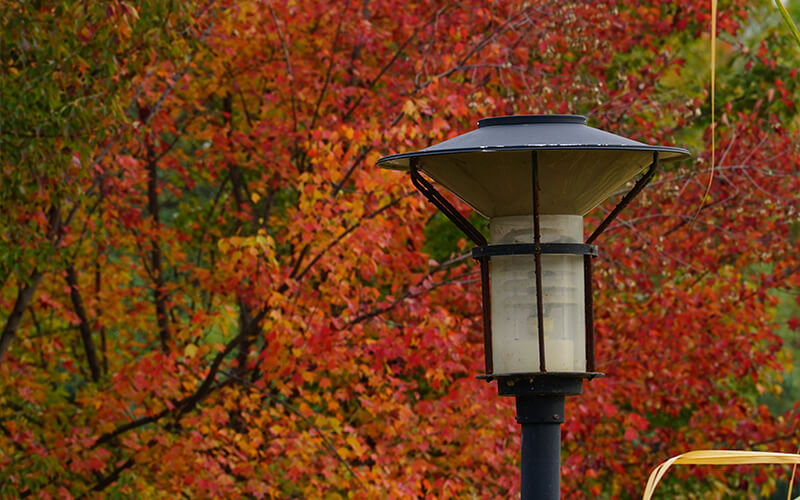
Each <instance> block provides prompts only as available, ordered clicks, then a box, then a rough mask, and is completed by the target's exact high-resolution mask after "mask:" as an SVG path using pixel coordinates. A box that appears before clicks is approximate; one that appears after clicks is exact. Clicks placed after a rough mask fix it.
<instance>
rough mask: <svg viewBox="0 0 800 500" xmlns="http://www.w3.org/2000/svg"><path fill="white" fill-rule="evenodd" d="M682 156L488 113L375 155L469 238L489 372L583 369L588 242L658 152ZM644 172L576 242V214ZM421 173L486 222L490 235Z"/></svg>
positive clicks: (572, 124) (588, 334)
mask: <svg viewBox="0 0 800 500" xmlns="http://www.w3.org/2000/svg"><path fill="white" fill-rule="evenodd" d="M689 156H690V155H689V152H688V151H686V150H685V149H680V148H675V147H668V146H655V145H649V144H643V143H641V142H637V141H633V140H631V139H626V138H624V137H620V136H618V135H615V134H611V133H608V132H604V131H602V130H598V129H595V128H592V127H588V126H587V125H586V119H585V118H584V117H583V116H576V115H531V116H504V117H497V118H486V119H483V120H480V121H479V122H478V128H477V129H476V130H473V131H471V132H468V133H465V134H463V135H459V136H457V137H454V138H452V139H449V140H447V141H444V142H442V143H439V144H435V145H433V146H430V147H428V148H425V149H422V150H420V151H415V152H411V153H401V154H396V155H391V156H386V157H383V158H381V159H380V160H379V161H378V165H380V166H382V167H385V168H391V169H397V170H404V171H408V172H409V173H410V175H411V178H412V182H413V183H414V185H415V186H417V188H418V189H420V191H421V192H422V193H423V194H424V195H425V196H426V197H427V198H428V199H429V200H430V201H432V202H433V203H434V204H435V205H436V206H437V207H438V208H440V209H441V210H442V211H443V212H444V213H445V215H447V216H448V217H449V218H450V219H451V220H453V222H455V223H456V224H457V225H458V226H459V227H460V228H461V229H462V230H463V231H464V232H465V233H466V234H467V235H468V236H469V237H470V238H471V239H472V240H473V241H474V242H475V244H476V245H477V247H476V248H475V249H474V250H473V257H475V258H476V259H478V260H479V261H480V263H481V270H482V273H481V275H482V286H483V292H484V293H483V301H484V304H483V305H484V345H485V349H486V375H485V377H487V378H490V379H491V378H501V377H514V376H520V375H536V374H543V373H548V374H565V375H570V376H574V375H584V376H586V377H591V376H594V375H596V373H595V372H594V336H593V328H592V310H591V309H592V300H591V267H592V266H591V258H592V257H593V256H595V255H596V254H597V250H596V247H594V246H592V245H591V244H590V243H591V242H592V241H593V240H594V238H596V237H597V235H599V233H600V232H602V230H603V229H604V228H605V227H607V225H608V223H609V222H610V221H611V220H612V219H613V218H614V217H616V215H617V213H619V211H620V210H621V209H622V208H624V206H625V205H627V203H628V202H630V200H631V199H632V198H633V197H634V196H635V195H636V194H637V193H638V192H639V191H640V190H641V189H642V188H643V187H644V185H645V184H646V183H647V182H648V181H649V180H650V178H652V176H653V174H654V173H655V169H656V167H657V165H658V162H659V161H669V160H679V159H684V158H688V157H689ZM644 171H646V173H645V174H644V175H643V176H642V177H641V178H640V179H639V181H638V182H637V183H636V185H635V186H634V188H633V189H632V190H631V191H630V192H629V193H628V195H627V196H625V197H624V198H623V200H622V202H620V204H619V205H618V206H617V208H616V209H615V210H614V211H613V212H612V213H611V214H610V215H609V216H608V217H607V218H606V220H604V221H603V223H601V225H600V226H599V227H598V228H597V230H596V231H595V232H594V233H593V234H592V235H591V236H590V237H589V239H588V240H587V241H586V243H584V237H583V216H584V215H586V214H587V213H588V212H590V211H591V210H592V209H593V208H595V207H596V206H597V205H599V204H600V203H602V202H603V201H604V200H605V199H606V198H608V197H609V196H610V195H612V194H613V193H615V192H617V191H618V190H619V189H620V188H622V187H623V186H624V185H625V184H626V183H627V182H628V181H630V180H631V179H632V178H634V177H636V176H637V175H638V174H641V173H642V172H644ZM421 173H424V174H426V175H427V176H428V177H430V178H431V179H433V181H435V182H436V183H437V184H439V185H441V186H444V187H445V188H446V189H447V190H448V191H450V192H452V193H453V194H454V195H456V196H457V197H458V198H460V199H461V200H462V201H464V202H465V203H467V204H468V205H470V206H471V207H472V208H474V209H475V210H476V211H477V212H478V213H480V214H481V215H483V216H484V217H487V218H488V219H489V232H490V243H491V244H487V242H486V240H485V239H484V238H483V236H482V235H481V234H480V232H479V231H477V230H476V229H475V228H474V227H472V225H471V224H469V222H468V221H467V220H466V219H465V218H464V217H462V216H461V215H460V214H459V213H458V212H457V211H456V209H455V208H454V207H453V206H452V205H451V204H450V203H449V202H448V201H447V199H446V198H444V197H443V196H442V195H441V194H440V193H439V192H438V191H436V189H435V188H434V187H433V184H431V183H430V182H428V180H427V179H426V178H425V177H423V176H422V175H421ZM490 261H491V266H490V264H489V262H490ZM489 289H491V292H490V293H489ZM489 303H490V304H489ZM489 318H491V320H490V319H489Z"/></svg>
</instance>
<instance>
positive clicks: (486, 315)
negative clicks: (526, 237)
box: [480, 257, 494, 375]
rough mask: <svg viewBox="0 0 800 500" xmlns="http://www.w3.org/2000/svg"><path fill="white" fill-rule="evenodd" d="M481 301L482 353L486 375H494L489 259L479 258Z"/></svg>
mask: <svg viewBox="0 0 800 500" xmlns="http://www.w3.org/2000/svg"><path fill="white" fill-rule="evenodd" d="M480 264H481V300H482V301H483V353H484V356H485V362H486V375H491V374H492V373H494V360H493V354H492V294H491V293H490V291H491V288H489V287H490V286H491V285H490V282H489V257H481V259H480Z"/></svg>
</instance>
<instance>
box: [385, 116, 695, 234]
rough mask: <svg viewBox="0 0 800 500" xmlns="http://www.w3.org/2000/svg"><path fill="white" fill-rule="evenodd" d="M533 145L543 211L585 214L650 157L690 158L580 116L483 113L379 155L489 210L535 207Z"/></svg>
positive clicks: (519, 211)
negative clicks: (453, 132) (472, 124)
mask: <svg viewBox="0 0 800 500" xmlns="http://www.w3.org/2000/svg"><path fill="white" fill-rule="evenodd" d="M532 151H536V152H537V155H538V165H539V186H540V210H541V213H542V214H575V215H585V214H586V213H588V212H589V211H590V210H592V209H593V208H594V207H596V206H597V205H598V204H600V203H601V202H602V201H603V200H605V199H606V198H608V196H610V195H611V194H612V193H614V192H615V191H616V190H618V189H619V188H620V187H621V186H623V185H624V184H625V183H626V182H627V181H628V180H630V179H631V178H632V177H634V176H635V175H636V174H637V173H639V172H641V171H642V170H643V169H645V168H646V167H647V166H648V165H650V163H651V162H652V161H653V153H654V152H657V153H658V155H659V160H660V161H670V160H678V159H684V158H688V157H689V156H690V155H689V152H688V151H686V150H685V149H681V148H675V147H668V146H653V145H649V144H643V143H641V142H637V141H634V140H631V139H626V138H624V137H620V136H618V135H615V134H611V133H608V132H604V131H602V130H598V129H595V128H592V127H588V126H587V125H586V118H584V117H583V116H577V115H530V116H504V117H498V118H486V119H483V120H480V121H479V122H478V129H476V130H473V131H471V132H468V133H466V134H462V135H460V136H457V137H454V138H452V139H449V140H447V141H444V142H442V143H439V144H436V145H433V146H430V147H428V148H425V149H422V150H420V151H415V152H412V153H403V154H397V155H391V156H386V157H383V158H381V159H380V160H379V161H378V164H379V165H380V166H382V167H385V168H393V169H398V170H407V169H408V168H409V167H410V162H411V161H412V160H415V161H416V162H417V168H418V169H419V170H421V171H423V172H425V173H426V174H427V175H429V176H430V177H431V178H432V179H434V180H435V181H436V182H438V183H439V184H441V185H443V186H444V187H446V188H447V189H448V190H450V191H451V192H453V193H454V194H455V195H456V196H458V197H459V198H461V199H462V200H463V201H464V202H466V203H467V204H469V205H470V206H472V207H473V208H474V209H475V210H477V211H478V212H479V213H480V214H482V215H483V216H485V217H489V218H491V217H502V216H509V215H523V214H530V213H531V212H532V210H533V209H532V207H533V200H532V176H531V171H532V168H531V165H532V153H531V152H532Z"/></svg>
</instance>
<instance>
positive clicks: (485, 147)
mask: <svg viewBox="0 0 800 500" xmlns="http://www.w3.org/2000/svg"><path fill="white" fill-rule="evenodd" d="M525 150H603V151H609V150H619V151H633V152H644V151H647V152H652V151H657V152H658V153H659V160H660V161H670V160H683V159H686V158H689V157H690V156H691V155H690V153H689V151H687V150H685V149H682V148H676V147H671V146H658V145H651V144H645V143H642V142H638V141H634V140H632V139H627V138H625V137H622V136H619V135H616V134H612V133H610V132H605V131H603V130H600V129H596V128H593V127H589V126H587V125H586V117H585V116H581V115H514V116H498V117H494V118H484V119H482V120H480V121H478V128H477V129H476V130H473V131H471V132H467V133H465V134H461V135H459V136H456V137H453V138H452V139H449V140H446V141H444V142H440V143H439V144H434V145H433V146H429V147H427V148H425V149H421V150H419V151H413V152H409V153H399V154H394V155H389V156H384V157H383V158H381V159H380V160H378V165H380V166H382V167H385V168H391V169H397V170H407V169H408V168H409V160H410V159H411V158H421V157H426V156H431V155H447V154H461V153H485V152H490V151H525Z"/></svg>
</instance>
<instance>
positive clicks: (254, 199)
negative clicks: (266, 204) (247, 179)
mask: <svg viewBox="0 0 800 500" xmlns="http://www.w3.org/2000/svg"><path fill="white" fill-rule="evenodd" d="M250 199H251V200H253V203H258V200H260V199H261V196H260V195H259V194H258V193H253V194H251V195H250Z"/></svg>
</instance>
